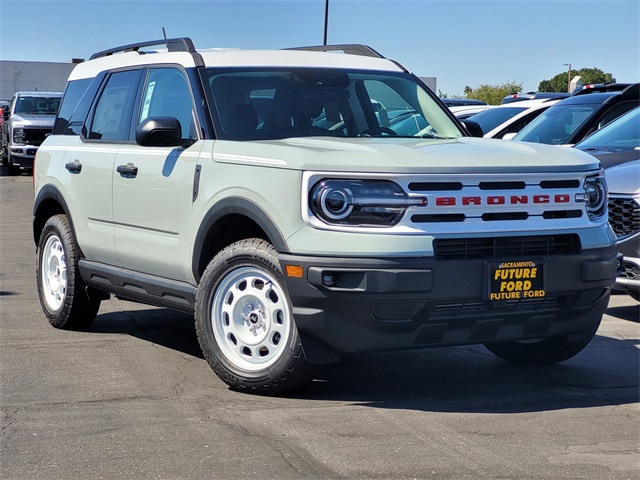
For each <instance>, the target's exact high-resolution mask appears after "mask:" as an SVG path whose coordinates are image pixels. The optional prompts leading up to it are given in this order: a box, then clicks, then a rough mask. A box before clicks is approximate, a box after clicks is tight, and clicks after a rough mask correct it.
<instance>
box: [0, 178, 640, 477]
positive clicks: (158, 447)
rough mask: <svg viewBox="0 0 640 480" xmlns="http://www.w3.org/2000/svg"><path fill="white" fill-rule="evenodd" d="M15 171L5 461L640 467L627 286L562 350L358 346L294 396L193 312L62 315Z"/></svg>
mask: <svg viewBox="0 0 640 480" xmlns="http://www.w3.org/2000/svg"><path fill="white" fill-rule="evenodd" d="M1 173H2V176H0V200H1V202H2V203H1V205H0V381H1V384H0V405H1V407H2V425H1V430H0V478H3V479H4V478H6V479H40V478H42V479H62V478H64V479H87V478H94V479H98V478H105V479H110V478H117V479H122V478H133V479H143V478H166V479H200V478H203V479H204V478H207V479H218V478H219V479H245V478H246V479H254V478H255V479H257V478H259V479H268V478H277V479H288V478H291V479H298V478H326V479H338V478H347V479H360V478H368V479H373V478H378V479H410V478H433V479H465V478H468V479H572V480H573V479H638V478H640V452H639V447H640V408H639V405H640V394H639V376H640V375H639V373H640V372H639V371H640V350H639V347H640V344H639V343H640V325H639V323H638V321H639V315H640V310H639V306H638V303H637V302H635V301H634V300H633V299H631V297H629V296H626V295H614V296H613V297H612V300H611V302H610V307H609V309H608V310H607V314H606V316H605V318H604V321H603V323H602V325H601V327H600V329H599V331H598V334H597V336H596V337H595V339H594V340H593V342H592V343H591V344H590V345H589V346H588V347H587V348H586V349H585V350H584V351H583V352H582V353H580V354H579V355H578V356H576V357H575V358H573V359H571V360H569V361H567V362H565V363H563V364H561V365H556V366H552V367H536V368H517V367H513V366H510V365H508V364H506V363H504V362H502V361H500V360H498V359H496V358H495V357H493V356H492V355H491V354H490V353H489V352H488V351H486V350H485V349H484V348H483V347H480V346H473V347H456V348H446V349H434V350H426V351H412V352H401V353H393V354H372V355H366V356H361V357H357V358H352V359H348V360H347V361H345V362H344V363H343V364H341V365H340V366H337V367H331V368H325V369H322V370H319V371H318V372H316V377H315V378H316V380H315V381H314V382H313V383H312V384H311V385H310V386H309V387H308V388H306V389H305V390H303V391H301V392H297V393H296V394H294V395H290V396H286V397H275V398H269V397H257V396H250V395H246V394H239V393H235V392H232V391H230V390H229V389H228V388H227V387H226V385H225V384H224V383H222V382H221V381H220V380H219V379H218V378H217V377H216V376H215V374H214V373H213V372H212V371H211V369H210V368H209V366H208V365H207V363H206V361H205V360H204V359H203V357H202V354H201V353H200V351H199V347H198V343H197V340H196V335H195V330H194V326H193V319H192V318H191V317H190V316H188V315H184V314H180V313H175V312H172V311H169V310H166V309H159V308H153V307H148V306H144V305H137V304H133V303H129V302H124V301H119V300H115V299H112V300H109V301H106V302H103V304H102V307H101V309H100V312H99V315H98V318H97V320H96V321H95V323H94V324H93V326H92V328H91V330H90V331H88V332H82V333H80V332H66V331H60V330H56V329H54V328H52V327H51V326H49V324H48V322H47V321H46V320H45V318H44V316H43V314H42V312H41V309H40V305H39V302H38V297H37V294H36V289H35V246H34V242H33V239H32V237H31V205H32V201H33V189H32V186H31V178H30V177H29V176H27V175H21V176H17V177H12V176H7V175H6V172H5V171H4V170H3V171H2V172H1Z"/></svg>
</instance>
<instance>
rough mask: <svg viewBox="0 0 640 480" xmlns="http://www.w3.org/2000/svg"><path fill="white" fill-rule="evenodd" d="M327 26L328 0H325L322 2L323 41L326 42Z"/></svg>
mask: <svg viewBox="0 0 640 480" xmlns="http://www.w3.org/2000/svg"><path fill="white" fill-rule="evenodd" d="M328 26H329V0H325V2H324V43H323V45H326V44H327V29H328Z"/></svg>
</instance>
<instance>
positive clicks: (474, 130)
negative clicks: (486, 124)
mask: <svg viewBox="0 0 640 480" xmlns="http://www.w3.org/2000/svg"><path fill="white" fill-rule="evenodd" d="M462 124H463V125H464V126H465V128H466V129H467V132H469V133H470V134H471V136H472V137H479V138H481V137H482V136H483V135H484V132H483V131H482V127H481V126H480V125H479V124H478V123H477V122H474V121H473V120H462Z"/></svg>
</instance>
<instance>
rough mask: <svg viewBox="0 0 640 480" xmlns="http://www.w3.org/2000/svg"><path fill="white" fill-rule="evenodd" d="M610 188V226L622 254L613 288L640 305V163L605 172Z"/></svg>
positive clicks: (619, 166) (623, 165)
mask: <svg viewBox="0 0 640 480" xmlns="http://www.w3.org/2000/svg"><path fill="white" fill-rule="evenodd" d="M605 176H606V179H607V184H608V185H609V224H610V225H611V227H612V228H613V230H614V232H616V236H617V238H618V242H617V244H616V245H617V248H618V252H620V253H622V254H623V255H624V259H623V266H622V273H621V274H620V275H619V276H618V278H617V279H616V287H619V288H620V289H622V290H624V291H625V292H627V293H628V294H629V295H631V296H632V297H633V298H635V299H636V300H638V301H639V302H640V160H634V161H631V162H626V163H623V164H621V165H617V166H615V167H611V168H608V169H606V170H605Z"/></svg>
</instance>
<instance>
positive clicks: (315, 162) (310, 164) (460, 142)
mask: <svg viewBox="0 0 640 480" xmlns="http://www.w3.org/2000/svg"><path fill="white" fill-rule="evenodd" d="M283 147H286V148H283ZM239 152H241V153H239ZM213 157H214V159H215V160H216V161H218V162H225V163H239V164H245V165H247V164H253V165H260V166H272V167H279V168H287V169H294V170H307V171H309V170H313V171H336V172H369V173H449V174H450V173H456V172H465V173H536V172H568V171H576V172H584V171H590V170H595V169H598V168H599V165H600V163H599V162H598V160H597V159H596V158H594V157H592V156H591V155H588V154H586V153H584V152H581V151H579V150H576V149H572V148H566V147H558V146H552V145H541V144H533V143H523V142H507V141H504V140H493V139H483V138H472V137H462V138H458V139H452V140H433V139H413V138H392V137H391V138H389V137H385V138H332V137H329V138H327V137H305V138H289V139H284V140H269V141H248V142H243V143H242V148H241V149H239V148H238V142H231V141H225V140H218V141H216V142H215V145H214V150H213Z"/></svg>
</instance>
